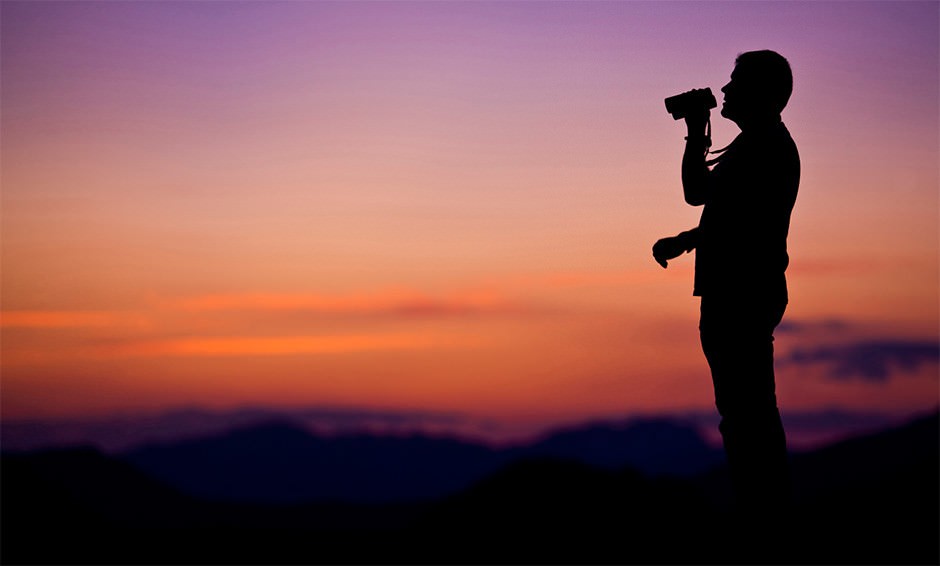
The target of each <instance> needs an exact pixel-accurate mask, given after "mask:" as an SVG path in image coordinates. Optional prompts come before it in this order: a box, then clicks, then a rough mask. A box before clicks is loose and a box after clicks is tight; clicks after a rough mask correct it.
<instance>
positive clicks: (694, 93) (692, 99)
mask: <svg viewBox="0 0 940 566" xmlns="http://www.w3.org/2000/svg"><path fill="white" fill-rule="evenodd" d="M716 106H718V102H716V101H715V95H713V94H712V89H710V88H696V89H692V90H690V91H688V92H683V93H682V94H677V95H675V96H670V97H669V98H667V99H666V112H669V113H670V114H672V118H673V119H674V120H681V119H683V118H685V117H686V116H688V115H689V114H690V113H691V112H704V111H706V110H711V109H712V108H714V107H716Z"/></svg>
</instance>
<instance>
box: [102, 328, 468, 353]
mask: <svg viewBox="0 0 940 566" xmlns="http://www.w3.org/2000/svg"><path fill="white" fill-rule="evenodd" d="M469 345H471V342H470V341H468V340H467V339H464V338H458V337H454V336H442V335H440V334H433V333H417V332H409V333H404V332H400V333H384V334H346V335H318V336H265V337H255V336H235V337H231V336H230V337H194V338H177V339H167V340H140V341H131V342H123V343H115V344H108V345H103V346H99V347H98V348H97V350H96V351H97V353H98V354H100V355H102V356H107V357H138V356H140V357H162V356H171V357H175V356H195V357H229V356H283V355H311V354H343V353H354V352H366V351H389V350H422V349H429V348H437V347H455V346H459V347H466V346H469Z"/></svg>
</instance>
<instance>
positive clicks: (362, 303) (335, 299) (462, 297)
mask: <svg viewBox="0 0 940 566" xmlns="http://www.w3.org/2000/svg"><path fill="white" fill-rule="evenodd" d="M168 306H170V307H171V308H177V309H180V310H183V311H190V312H211V311H276V312H277V311H302V312H315V313H325V314H352V315H394V316H405V317H411V316H414V317H421V316H449V315H476V314H500V313H502V314H522V313H526V312H533V311H535V310H537V308H536V307H535V306H533V305H531V304H526V303H522V302H520V301H516V300H510V299H508V298H506V297H504V296H502V295H500V294H499V293H496V292H491V291H478V292H462V293H452V294H448V295H443V296H435V295H430V294H425V293H420V292H417V291H412V290H379V291H374V292H369V293H359V294H342V295H328V294H316V293H242V294H213V295H203V296H197V297H188V298H184V299H179V300H175V301H171V302H169V304H168Z"/></svg>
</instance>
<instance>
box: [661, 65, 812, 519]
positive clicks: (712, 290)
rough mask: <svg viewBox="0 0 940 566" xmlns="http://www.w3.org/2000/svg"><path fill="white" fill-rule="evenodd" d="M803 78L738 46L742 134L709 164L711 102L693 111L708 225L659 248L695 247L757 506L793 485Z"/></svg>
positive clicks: (733, 465)
mask: <svg viewBox="0 0 940 566" xmlns="http://www.w3.org/2000/svg"><path fill="white" fill-rule="evenodd" d="M792 88H793V76H792V74H791V71H790V65H789V63H788V62H787V60H786V59H784V58H783V57H782V56H780V55H779V54H777V53H775V52H773V51H752V52H748V53H743V54H741V55H740V56H738V58H737V60H736V61H735V67H734V72H732V73H731V81H730V82H729V83H728V84H726V85H725V86H724V87H722V89H721V91H722V92H723V93H724V105H723V106H722V108H721V115H722V116H724V117H725V118H727V119H729V120H731V121H732V122H734V123H735V124H737V125H738V127H739V128H740V129H741V133H740V134H739V135H738V136H737V137H736V138H735V139H734V141H733V142H732V143H731V145H729V146H728V148H727V150H725V151H724V153H722V154H721V155H720V157H718V158H717V159H716V160H713V161H711V162H708V163H706V160H705V159H706V152H707V149H708V146H709V145H710V140H709V139H708V134H707V129H710V128H707V124H708V120H709V111H708V110H703V111H701V112H698V113H694V114H693V115H689V116H687V117H686V125H687V127H688V137H686V145H685V153H684V155H683V156H682V188H683V191H684V194H685V201H686V202H687V203H688V204H690V205H692V206H702V205H704V209H703V211H702V216H701V220H700V221H699V225H698V227H696V228H693V229H692V230H689V231H688V232H683V233H681V234H679V235H678V236H675V237H671V238H663V239H662V240H659V241H658V242H656V244H655V245H654V246H653V257H654V258H655V259H656V261H657V262H659V264H660V265H662V266H663V267H666V265H667V261H668V260H670V259H673V258H675V257H678V256H680V255H682V254H683V253H685V252H689V251H692V250H695V286H694V287H695V288H694V292H693V294H694V295H697V296H700V297H701V319H700V323H699V332H700V335H701V340H702V349H703V350H704V352H705V357H706V359H707V360H708V365H709V367H710V368H711V373H712V381H713V383H714V386H715V402H716V405H717V407H718V412H719V413H720V415H721V424H720V427H719V429H720V431H721V435H722V439H723V442H724V447H725V453H726V455H727V459H728V465H729V468H730V470H731V479H732V482H733V485H734V490H735V495H736V500H737V502H738V506H739V509H740V510H741V511H742V512H744V513H745V516H753V515H754V514H757V515H759V516H767V514H768V513H771V514H775V513H777V512H779V511H781V510H782V507H783V506H785V505H786V501H787V499H788V497H789V490H790V487H789V472H788V466H787V448H786V437H785V435H784V431H783V425H782V423H781V421H780V413H779V411H778V409H777V398H776V392H775V383H774V366H773V363H774V362H773V331H774V328H775V327H776V326H777V324H779V323H780V321H781V319H782V317H783V312H784V309H785V308H786V305H787V283H786V277H785V275H784V272H785V271H786V268H787V264H788V262H789V258H788V256H787V232H788V230H789V226H790V212H791V210H792V209H793V204H794V202H795V200H796V193H797V187H798V185H799V179H800V158H799V154H798V153H797V149H796V145H795V144H794V143H793V139H792V138H791V137H790V133H789V132H788V131H787V128H786V127H785V126H784V125H783V123H782V122H781V119H780V113H781V111H782V110H783V109H784V107H785V106H786V104H787V101H788V100H789V98H790V93H791V91H792ZM754 518H755V519H756V518H757V517H754Z"/></svg>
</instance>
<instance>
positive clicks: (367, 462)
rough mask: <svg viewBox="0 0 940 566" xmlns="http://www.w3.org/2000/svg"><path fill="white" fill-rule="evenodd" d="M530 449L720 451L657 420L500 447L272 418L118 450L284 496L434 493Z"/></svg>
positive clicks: (274, 498)
mask: <svg viewBox="0 0 940 566" xmlns="http://www.w3.org/2000/svg"><path fill="white" fill-rule="evenodd" d="M531 458H555V459H562V460H572V461H576V462H580V463H583V464H586V465H589V466H593V467H596V468H602V469H619V468H624V467H631V468H636V469H638V470H640V471H641V472H643V473H646V474H648V475H664V474H668V475H676V476H684V477H689V476H692V475H695V474H698V473H701V472H703V471H705V470H707V469H709V468H711V467H714V466H715V465H717V464H719V463H720V462H721V458H722V456H721V453H720V451H718V450H716V449H715V448H713V447H710V446H708V445H707V444H706V443H705V441H704V440H703V439H702V438H701V436H700V435H699V434H698V432H697V431H696V429H695V428H693V427H692V426H689V425H684V424H681V423H676V422H673V421H669V420H662V419H658V420H643V421H634V422H631V423H629V424H625V425H619V426H618V425H612V424H598V425H592V426H587V427H581V428H576V429H569V430H565V431H561V432H558V433H554V434H550V435H547V436H546V437H544V438H543V439H541V440H538V441H536V442H534V443H533V444H531V445H524V446H512V447H506V448H494V447H491V446H488V445H485V444H480V443H474V442H468V441H464V440H459V439H455V438H449V437H430V436H424V435H418V434H413V435H408V436H373V435H367V434H352V435H349V434H347V435H340V436H329V437H326V436H317V435H314V434H311V433H309V432H307V431H306V430H303V429H301V428H299V427H297V426H296V425H293V424H291V423H289V422H270V423H266V424H263V425H258V426H253V427H249V428H244V429H239V430H234V431H231V432H229V433H226V434H223V435H220V436H212V437H207V438H202V439H197V440H187V441H182V442H178V443H173V444H162V445H150V446H144V447H141V448H138V449H136V450H133V451H130V452H128V453H126V454H125V455H124V456H123V459H125V460H126V461H127V462H130V463H131V464H133V465H134V466H136V467H137V468H139V469H140V470H142V471H144V472H145V473H147V474H148V475H150V476H152V477H154V478H158V479H160V480H161V481H164V482H166V483H167V484H169V485H172V486H174V487H176V488H178V489H180V490H182V491H183V492H185V493H189V494H191V495H194V496H198V497H203V498H208V499H215V500H226V501H240V502H255V503H282V504H283V503H301V502H312V501H323V500H339V501H348V502H359V503H377V502H394V501H413V500H417V499H435V498H440V497H444V496H447V495H449V494H452V493H455V492H457V491H459V490H461V489H464V488H466V487H468V486H469V485H471V484H472V483H473V482H476V481H479V480H481V479H483V478H484V477H486V476H488V475H490V474H492V473H494V472H495V471H497V470H498V469H500V468H501V467H503V466H505V465H506V464H508V463H510V462H514V461H519V460H523V459H531Z"/></svg>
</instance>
